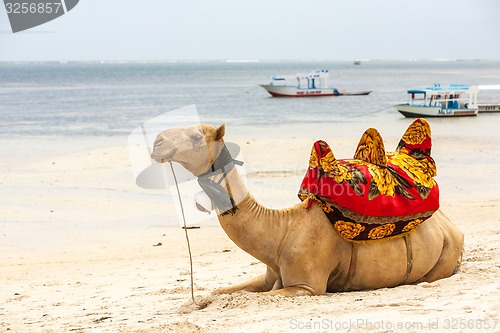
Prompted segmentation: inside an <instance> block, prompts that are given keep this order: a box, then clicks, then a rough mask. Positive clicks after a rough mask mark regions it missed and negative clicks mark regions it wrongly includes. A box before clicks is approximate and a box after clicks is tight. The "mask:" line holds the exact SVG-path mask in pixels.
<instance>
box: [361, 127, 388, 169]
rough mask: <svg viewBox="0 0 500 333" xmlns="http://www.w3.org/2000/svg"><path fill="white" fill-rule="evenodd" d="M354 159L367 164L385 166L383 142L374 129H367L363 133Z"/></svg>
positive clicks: (385, 157) (385, 158)
mask: <svg viewBox="0 0 500 333" xmlns="http://www.w3.org/2000/svg"><path fill="white" fill-rule="evenodd" d="M354 159H357V160H362V161H365V162H368V163H372V164H376V165H380V166H387V156H386V155H385V148H384V141H383V140H382V136H381V135H380V133H379V132H378V131H377V130H376V129H375V128H369V129H367V130H366V131H365V133H363V135H362V136H361V139H360V140H359V143H358V148H357V149H356V153H355V154H354Z"/></svg>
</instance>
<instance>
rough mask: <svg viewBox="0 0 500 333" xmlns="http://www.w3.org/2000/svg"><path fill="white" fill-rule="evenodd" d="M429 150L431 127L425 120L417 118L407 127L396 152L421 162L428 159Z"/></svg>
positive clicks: (430, 146) (430, 145)
mask: <svg viewBox="0 0 500 333" xmlns="http://www.w3.org/2000/svg"><path fill="white" fill-rule="evenodd" d="M431 148H432V139H431V126H430V125H429V123H428V122H427V120H425V119H423V118H418V119H416V120H415V121H413V123H411V125H410V126H408V129H407V130H406V132H405V134H404V135H403V137H402V138H401V140H400V141H399V144H398V147H397V148H396V151H397V152H398V153H404V154H407V155H410V156H412V157H413V158H416V159H417V160H421V159H424V158H426V159H429V158H430V156H431Z"/></svg>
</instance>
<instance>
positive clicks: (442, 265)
mask: <svg viewBox="0 0 500 333" xmlns="http://www.w3.org/2000/svg"><path fill="white" fill-rule="evenodd" d="M224 134H225V126H224V124H223V125H221V126H219V127H217V126H211V125H205V124H202V125H193V126H188V127H184V128H174V129H168V130H165V131H163V132H161V133H159V134H158V136H157V138H156V140H155V142H154V147H153V152H152V154H151V158H152V159H153V160H155V161H156V162H159V163H165V162H178V163H180V164H181V165H183V166H184V167H185V168H186V169H187V170H188V171H190V172H191V173H192V174H193V175H194V176H196V177H199V179H204V181H203V182H200V184H201V185H202V188H203V189H204V190H205V192H207V194H208V196H209V197H210V198H211V199H212V200H213V202H214V205H215V207H216V211H217V214H218V219H219V222H220V225H221V226H222V228H223V230H224V231H225V232H226V234H227V235H228V236H229V238H230V239H231V240H232V241H233V242H234V243H235V244H236V245H237V246H238V247H240V248H241V249H242V250H243V251H245V252H247V253H249V254H250V255H252V256H253V257H254V258H256V259H258V260H259V261H261V262H262V263H264V264H265V265H266V266H267V269H266V272H265V273H264V274H262V275H260V276H258V277H255V278H253V279H251V280H249V281H246V282H243V283H240V284H237V285H232V286H228V287H223V288H219V289H216V290H214V291H213V292H212V294H214V295H218V294H230V293H234V292H237V291H248V292H259V293H262V294H264V295H284V296H303V295H324V294H326V293H327V292H328V293H332V292H344V291H359V290H372V289H378V288H385V287H395V286H398V285H403V284H416V283H420V282H433V281H436V280H438V279H443V278H446V277H449V276H451V275H452V274H454V273H455V271H456V270H457V268H458V267H459V265H460V260H461V255H462V251H463V244H464V236H463V233H462V232H461V231H460V230H459V229H458V228H457V227H456V226H455V225H454V224H453V223H452V222H451V221H450V220H449V219H448V218H447V217H446V216H445V215H444V214H443V212H441V211H440V210H437V211H435V212H434V213H433V214H432V216H430V217H429V218H428V219H427V220H426V221H425V222H424V223H421V224H420V225H418V226H417V227H416V228H415V230H412V232H411V233H408V234H407V235H406V236H405V237H390V238H386V239H383V240H370V241H365V242H351V241H348V240H346V239H345V238H343V237H342V236H341V235H340V234H339V232H337V230H335V228H334V225H333V224H332V223H331V222H330V220H329V219H328V217H327V215H326V214H325V212H324V210H323V209H322V208H321V207H320V204H319V203H317V202H315V201H311V200H310V199H308V198H306V199H305V200H304V201H302V202H300V203H298V204H296V205H294V206H292V207H290V208H285V209H269V208H266V207H264V206H262V205H261V204H259V203H258V202H257V201H256V200H255V199H254V197H253V196H252V195H251V194H250V193H249V192H248V190H247V188H246V187H245V185H244V182H243V180H242V179H241V178H240V175H239V174H238V170H237V168H235V167H234V163H233V162H234V160H233V159H232V157H231V156H230V155H229V153H228V152H227V150H226V149H225V146H224V139H223V138H224ZM203 184H204V185H205V186H203ZM207 184H208V185H207Z"/></svg>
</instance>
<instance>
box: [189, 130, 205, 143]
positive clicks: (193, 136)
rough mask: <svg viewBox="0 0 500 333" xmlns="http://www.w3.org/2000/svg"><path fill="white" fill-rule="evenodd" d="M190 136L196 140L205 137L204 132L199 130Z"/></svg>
mask: <svg viewBox="0 0 500 333" xmlns="http://www.w3.org/2000/svg"><path fill="white" fill-rule="evenodd" d="M189 138H190V139H191V140H193V141H194V142H199V141H201V140H202V139H203V134H202V133H201V132H199V131H195V132H193V133H192V134H191V135H190V136H189Z"/></svg>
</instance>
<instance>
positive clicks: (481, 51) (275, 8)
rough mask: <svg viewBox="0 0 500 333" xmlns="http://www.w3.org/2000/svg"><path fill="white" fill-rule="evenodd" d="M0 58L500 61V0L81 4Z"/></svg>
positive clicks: (5, 35)
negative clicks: (499, 34)
mask: <svg viewBox="0 0 500 333" xmlns="http://www.w3.org/2000/svg"><path fill="white" fill-rule="evenodd" d="M0 7H1V8H0V61H4V60H10V61H21V60H172V59H314V60H351V59H355V58H359V59H500V42H499V37H498V33H499V32H500V19H499V16H498V15H499V13H500V1H499V0H419V1H405V0H342V1H340V0H302V1H298V0H248V1H240V0H182V1H174V0H149V1H148V0H136V1H132V0H80V2H79V4H78V5H77V6H76V7H75V8H74V9H73V10H71V11H70V12H68V13H67V14H66V15H64V16H62V17H59V18H57V19H55V20H53V21H51V22H49V23H46V24H44V25H41V26H38V27H35V28H32V29H30V30H27V31H25V32H20V33H16V34H13V33H12V32H11V29H10V25H9V22H8V18H7V14H6V10H5V8H4V7H3V6H0Z"/></svg>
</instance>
